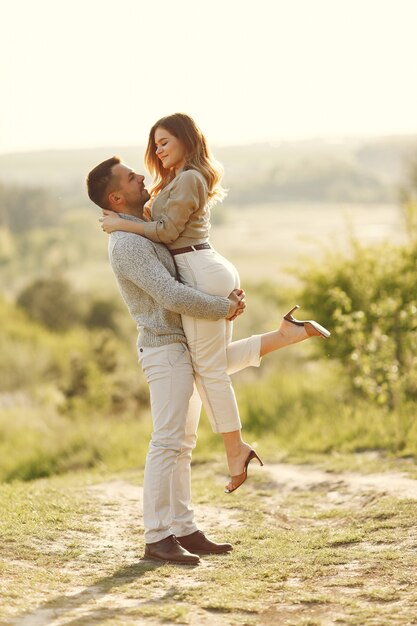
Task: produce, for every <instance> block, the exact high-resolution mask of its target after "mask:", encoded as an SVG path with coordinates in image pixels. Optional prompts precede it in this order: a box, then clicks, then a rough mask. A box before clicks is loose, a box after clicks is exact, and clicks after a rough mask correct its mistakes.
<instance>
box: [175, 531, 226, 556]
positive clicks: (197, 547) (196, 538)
mask: <svg viewBox="0 0 417 626" xmlns="http://www.w3.org/2000/svg"><path fill="white" fill-rule="evenodd" d="M177 541H178V542H179V543H180V544H181V545H182V547H183V548H185V549H186V550H189V552H194V553H195V554H223V553H224V552H230V551H231V550H233V546H232V544H230V543H214V541H210V539H207V537H206V536H205V534H204V533H203V532H202V531H201V530H196V531H195V532H193V533H191V535H185V536H184V537H177Z"/></svg>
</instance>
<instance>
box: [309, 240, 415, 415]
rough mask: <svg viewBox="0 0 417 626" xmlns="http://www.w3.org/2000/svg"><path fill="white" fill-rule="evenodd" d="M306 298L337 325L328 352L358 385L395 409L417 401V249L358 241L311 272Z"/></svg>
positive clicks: (328, 321)
mask: <svg viewBox="0 0 417 626" xmlns="http://www.w3.org/2000/svg"><path fill="white" fill-rule="evenodd" d="M303 280H304V287H303V289H302V293H301V298H302V301H303V303H304V304H305V305H306V306H307V307H308V309H309V310H310V311H314V316H315V317H316V318H317V319H319V320H321V321H323V323H324V324H326V325H328V326H329V327H330V330H331V331H332V333H333V335H332V337H331V338H330V339H329V340H328V341H326V342H325V343H324V342H323V343H322V344H321V349H322V352H323V353H325V354H327V355H330V356H331V357H333V358H335V359H337V360H338V361H339V362H340V363H342V364H343V367H344V370H345V372H346V374H347V376H348V379H349V381H350V384H351V388H352V390H354V391H355V392H356V393H358V394H359V395H361V396H363V397H365V398H368V399H370V400H374V401H377V402H378V403H379V404H381V405H388V406H389V407H391V408H393V407H394V406H398V404H399V403H400V402H402V401H404V400H415V399H416V398H417V367H416V366H417V333H416V330H417V294H416V288H415V285H416V284H417V246H415V245H408V246H404V247H395V246H392V245H388V244H384V245H378V246H374V247H368V248H366V247H363V246H361V245H359V244H358V243H356V242H355V243H353V246H352V253H351V255H350V256H344V257H340V256H338V255H335V254H334V255H332V256H329V257H328V258H327V259H326V260H325V262H323V263H321V264H320V266H317V267H310V268H309V270H308V273H305V274H304V276H303Z"/></svg>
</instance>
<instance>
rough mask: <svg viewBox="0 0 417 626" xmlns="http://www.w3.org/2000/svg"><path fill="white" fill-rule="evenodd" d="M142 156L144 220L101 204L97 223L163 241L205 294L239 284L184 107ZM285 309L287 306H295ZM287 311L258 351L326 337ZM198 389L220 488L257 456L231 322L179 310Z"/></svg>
mask: <svg viewBox="0 0 417 626" xmlns="http://www.w3.org/2000/svg"><path fill="white" fill-rule="evenodd" d="M145 164H146V166H147V168H148V170H149V172H150V173H151V174H152V175H153V177H154V182H153V185H152V188H151V201H150V206H149V208H148V217H149V219H150V221H148V222H136V221H127V220H124V219H123V218H120V217H119V216H118V215H117V214H115V213H112V212H111V211H105V212H104V213H105V214H106V217H105V218H104V219H103V230H105V231H106V232H108V233H109V232H112V231H113V230H124V231H128V232H133V233H136V234H138V235H143V236H145V237H147V238H149V239H151V240H152V241H155V242H162V243H164V244H166V245H167V246H168V248H169V249H170V251H171V253H172V255H173V256H174V259H175V263H176V266H177V269H178V274H179V277H180V279H181V281H182V282H183V283H185V284H187V285H189V286H191V287H194V288H196V289H199V290H201V291H205V292H206V293H209V294H212V295H222V296H227V295H228V294H229V293H230V292H231V291H233V289H237V288H239V275H238V272H237V270H236V268H235V267H234V266H233V265H232V264H231V263H230V262H229V261H228V260H227V259H225V258H224V257H222V256H221V255H220V254H218V253H217V252H216V251H215V250H214V249H213V248H212V247H211V246H210V244H209V242H208V239H209V230H210V209H211V207H212V206H213V205H214V204H215V203H216V201H219V200H222V199H223V197H224V195H225V192H224V190H223V189H222V187H221V185H220V183H221V178H222V174H223V172H222V168H221V167H220V166H219V164H218V163H216V161H215V160H214V159H213V157H212V155H211V153H210V151H209V148H208V145H207V141H206V139H205V137H204V135H203V133H202V132H201V130H200V129H199V128H198V127H197V125H196V124H195V122H194V121H193V120H192V119H191V117H189V116H188V115H185V114H183V113H176V114H174V115H169V116H167V117H164V118H162V119H160V120H158V122H156V124H154V126H153V127H152V129H151V131H150V134H149V141H148V147H147V150H146V155H145ZM295 308H297V307H294V309H292V311H294V310H295ZM292 311H290V312H289V313H287V315H286V316H285V318H284V321H283V322H282V324H281V327H280V329H278V330H276V331H273V332H272V333H267V334H265V335H262V336H260V335H256V336H254V337H252V338H251V349H252V350H253V353H254V355H256V357H257V358H260V357H262V356H263V355H265V354H267V353H268V352H271V351H273V350H277V349H279V348H281V347H284V346H285V345H289V344H290V343H296V342H298V341H303V340H304V339H307V338H308V337H309V336H313V335H320V336H322V337H328V336H329V335H330V333H329V331H327V330H326V329H325V328H323V327H322V326H320V325H319V324H317V323H316V322H313V321H308V322H301V321H297V320H295V319H294V318H293V317H292V315H291V314H292ZM182 322H183V327H184V332H185V335H186V337H187V343H188V346H189V349H190V354H191V358H192V362H193V368H194V372H195V379H196V384H197V388H198V391H199V394H200V396H201V399H202V401H203V404H204V407H205V409H206V413H207V415H208V418H209V420H210V423H211V426H212V429H213V430H214V432H219V433H221V435H222V437H223V440H224V444H225V449H226V454H227V460H228V465H229V470H230V474H231V480H230V483H229V484H228V485H227V487H226V489H225V491H226V493H231V492H232V491H235V490H236V489H237V488H238V487H239V486H240V485H241V484H242V483H243V482H244V481H245V479H246V476H247V467H248V464H249V462H250V461H251V460H252V459H253V458H255V457H256V458H257V459H258V461H259V462H260V463H261V465H262V461H261V459H260V458H259V456H258V455H257V454H256V452H255V451H254V450H253V449H252V448H251V447H250V445H249V444H247V443H246V442H244V441H243V439H242V437H241V422H240V417H239V411H238V407H237V403H236V398H235V394H234V391H233V387H232V383H231V380H230V376H229V375H228V374H227V346H228V345H229V344H230V342H231V338H232V323H231V322H230V321H227V320H218V321H216V322H213V321H207V320H202V319H196V318H191V317H188V316H186V315H184V316H182Z"/></svg>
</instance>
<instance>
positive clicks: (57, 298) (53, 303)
mask: <svg viewBox="0 0 417 626" xmlns="http://www.w3.org/2000/svg"><path fill="white" fill-rule="evenodd" d="M17 304H18V305H19V306H20V307H21V308H22V309H24V310H25V311H26V313H27V314H28V315H29V316H30V317H31V318H32V319H33V320H34V321H35V322H39V323H40V324H43V325H44V326H46V327H47V328H50V329H51V330H60V331H62V330H67V329H68V328H70V327H71V326H75V325H76V324H77V323H79V322H80V320H81V318H82V307H81V304H80V300H79V298H78V297H77V294H75V292H74V291H73V289H72V287H71V285H70V284H69V283H68V281H67V280H65V279H64V278H39V279H36V280H35V281H33V282H32V283H30V284H29V285H28V286H27V287H26V288H25V289H24V290H23V291H22V292H21V294H20V295H19V297H18V299H17Z"/></svg>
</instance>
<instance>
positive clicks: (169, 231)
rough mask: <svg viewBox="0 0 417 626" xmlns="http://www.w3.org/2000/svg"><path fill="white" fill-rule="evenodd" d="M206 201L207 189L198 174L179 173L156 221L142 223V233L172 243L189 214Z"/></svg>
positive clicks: (180, 231) (159, 240) (150, 237)
mask: <svg viewBox="0 0 417 626" xmlns="http://www.w3.org/2000/svg"><path fill="white" fill-rule="evenodd" d="M202 198H203V200H204V204H205V203H206V202H207V189H206V187H205V185H204V183H203V181H202V180H201V179H200V177H199V176H198V174H196V173H195V172H193V171H191V170H188V171H186V172H183V173H182V174H181V177H180V179H179V180H178V183H177V184H176V185H174V186H173V187H172V189H171V190H170V192H169V195H168V197H167V199H166V202H165V206H164V208H163V213H162V215H161V216H160V217H159V218H158V220H157V221H153V222H146V223H145V224H144V228H145V232H144V235H145V237H147V238H148V239H151V241H156V242H162V243H165V244H169V243H173V242H174V241H176V240H177V239H178V237H179V236H180V235H181V233H182V232H183V230H184V229H185V226H186V224H187V222H188V221H189V219H190V217H191V215H192V214H193V213H194V212H195V211H196V210H197V209H198V208H199V207H200V205H201V202H202Z"/></svg>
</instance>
